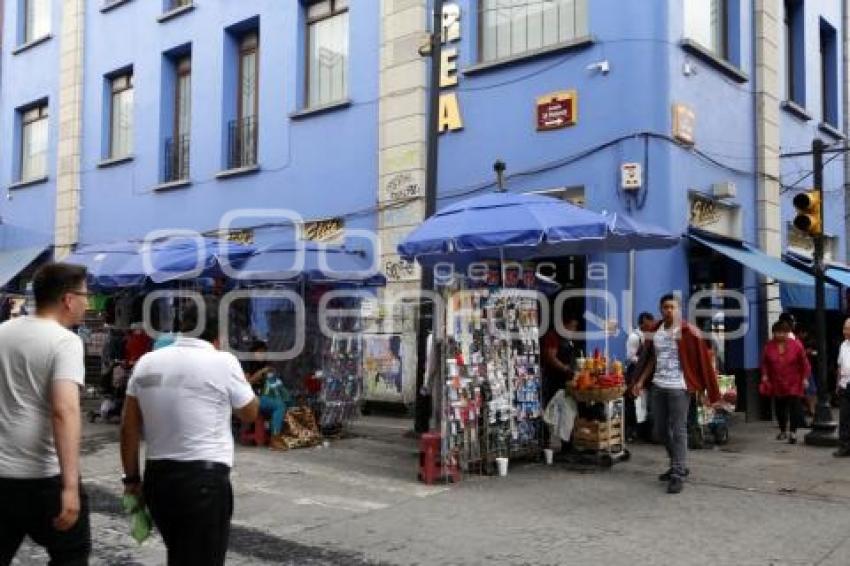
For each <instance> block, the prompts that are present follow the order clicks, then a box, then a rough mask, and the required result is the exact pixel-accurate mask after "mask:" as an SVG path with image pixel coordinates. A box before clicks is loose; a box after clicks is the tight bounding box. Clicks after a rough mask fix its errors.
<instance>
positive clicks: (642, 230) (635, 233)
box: [604, 212, 679, 252]
mask: <svg viewBox="0 0 850 566" xmlns="http://www.w3.org/2000/svg"><path fill="white" fill-rule="evenodd" d="M604 216H605V217H606V218H607V219H608V237H607V238H606V241H605V251H610V252H628V251H632V250H650V249H652V250H657V249H664V248H671V247H673V246H675V245H676V244H677V243H678V242H679V237H678V236H674V235H673V234H671V233H670V232H668V231H666V230H664V229H663V228H659V227H658V226H653V225H652V224H645V223H643V222H638V221H637V220H635V219H634V218H632V217H630V216H626V215H625V214H618V213H616V212H606V213H604Z"/></svg>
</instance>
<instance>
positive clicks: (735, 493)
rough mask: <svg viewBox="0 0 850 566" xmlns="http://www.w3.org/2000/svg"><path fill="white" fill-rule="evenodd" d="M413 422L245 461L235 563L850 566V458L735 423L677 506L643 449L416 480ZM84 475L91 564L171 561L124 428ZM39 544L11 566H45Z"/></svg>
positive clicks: (704, 455)
mask: <svg viewBox="0 0 850 566" xmlns="http://www.w3.org/2000/svg"><path fill="white" fill-rule="evenodd" d="M406 426H407V425H406V423H405V422H404V421H401V420H395V419H382V418H376V417H372V418H364V419H363V420H362V421H361V422H360V423H359V424H358V425H357V427H356V428H355V433H356V436H355V437H354V438H350V439H346V440H342V441H335V442H333V443H332V445H331V447H330V448H315V449H308V450H299V451H293V452H289V453H272V452H269V451H267V450H258V449H255V448H240V449H239V452H238V455H237V471H236V473H235V474H234V484H235V487H236V515H235V520H234V529H233V536H232V540H231V546H230V548H231V556H230V560H229V563H230V564H246V565H247V564H293V565H296V564H297V565H331V564H340V565H347V566H358V565H367V564H370V565H371V564H398V565H415V564H423V565H424V564H429V565H435V564H441V565H442V564H464V565H466V564H468V565H474V564H506V565H507V564H510V565H521V564H528V565H532V564H533V565H552V566H554V565H564V564H604V565H610V566H616V565H621V564H622V565H630V566H631V565H634V564H641V565H653V564H658V565H671V564H676V565H709V564H712V565H717V564H721V565H726V564H730V565H731V564H734V565H746V566H757V565H765V566H767V565H774V566H778V565H819V566H846V565H847V564H850V530H848V529H847V525H848V524H850V506H848V503H849V502H850V473H848V472H850V461H834V459H833V458H832V457H831V455H830V452H829V451H828V450H825V449H813V448H807V447H804V446H799V445H798V446H789V445H787V444H782V443H778V442H776V441H775V440H773V437H774V433H773V430H772V429H769V428H768V425H766V424H763V423H758V424H749V425H746V424H744V423H742V422H741V423H736V425H735V427H734V428H733V430H732V442H731V443H730V444H729V446H728V447H727V448H725V449H724V450H710V451H709V450H707V451H701V452H696V453H692V455H693V457H692V469H693V475H692V478H691V481H690V483H689V485H688V486H687V489H686V491H685V493H684V494H682V495H681V496H675V497H674V496H668V495H666V494H665V493H664V490H663V485H662V484H660V483H659V482H657V481H656V479H655V475H656V474H657V473H658V472H659V471H660V470H661V469H662V468H663V463H662V451H661V450H660V448H658V447H655V446H646V445H638V446H635V447H634V449H633V459H632V461H630V462H628V463H625V464H620V465H619V466H618V467H616V468H615V469H614V470H612V471H598V470H594V469H589V468H586V469H582V468H567V467H565V466H559V465H557V464H556V465H555V466H552V467H546V466H544V465H542V464H524V465H523V464H516V465H514V466H513V468H512V469H511V473H510V475H509V477H508V478H471V479H470V480H469V481H465V482H463V483H462V484H461V485H460V486H457V487H449V486H438V487H427V486H424V485H422V484H420V483H417V482H415V481H414V478H415V467H416V453H415V444H414V442H413V441H412V440H409V439H405V438H403V436H402V435H403V432H404V430H405V427H406ZM84 473H85V475H86V482H87V486H88V489H89V491H90V493H91V495H92V501H93V510H94V514H93V524H94V535H95V560H94V561H93V563H95V564H108V565H117V564H144V565H154V564H163V563H164V556H165V554H164V548H163V546H162V544H161V542H160V541H159V540H158V539H154V540H152V541H149V542H147V543H145V545H143V546H142V547H138V546H137V545H135V543H134V542H133V541H132V540H130V539H129V537H128V536H127V534H126V532H127V526H126V519H125V518H123V517H122V516H121V513H120V508H119V500H118V497H119V494H120V491H121V487H120V482H119V478H120V471H119V465H118V448H117V427H114V426H109V425H94V426H89V427H88V429H87V431H86V439H85V457H84ZM43 563H45V556H44V555H43V554H41V553H40V552H39V551H38V550H37V549H35V548H33V547H29V546H28V547H25V548H24V549H22V552H21V554H20V555H19V559H18V561H16V564H21V565H24V564H27V565H28V564H43Z"/></svg>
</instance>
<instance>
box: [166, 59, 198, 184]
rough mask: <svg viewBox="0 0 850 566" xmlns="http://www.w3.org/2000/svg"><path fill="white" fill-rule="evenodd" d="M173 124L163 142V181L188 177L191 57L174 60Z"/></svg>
mask: <svg viewBox="0 0 850 566" xmlns="http://www.w3.org/2000/svg"><path fill="white" fill-rule="evenodd" d="M174 71H175V81H174V124H173V126H172V137H171V138H170V139H167V140H166V142H165V181H166V182H171V181H180V180H184V179H188V178H189V148H190V132H191V127H192V59H191V57H190V56H185V57H182V58H181V59H179V60H177V61H176V62H175V66H174Z"/></svg>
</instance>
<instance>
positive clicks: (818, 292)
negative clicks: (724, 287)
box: [805, 139, 838, 446]
mask: <svg viewBox="0 0 850 566" xmlns="http://www.w3.org/2000/svg"><path fill="white" fill-rule="evenodd" d="M824 149H825V148H824V143H823V141H822V140H820V139H815V140H814V141H813V142H812V160H813V172H814V183H815V186H814V192H815V193H816V194H817V196H818V197H819V198H818V199H817V200H818V207H819V210H818V218H819V219H820V222H821V226H820V229H819V230H817V231H815V233H814V234H813V235H812V238H813V240H814V269H815V335H816V337H817V380H818V404H817V409H816V410H815V420H814V422H813V423H812V431H811V432H810V433H809V434H807V435H806V438H805V441H806V444H811V445H814V446H835V445H836V444H838V442H837V440H838V439H837V438H836V437H835V430H836V424H835V421H834V420H833V418H832V410H831V409H830V407H829V390H828V389H827V372H826V368H827V351H826V305H825V302H826V301H825V297H826V294H825V281H824V272H825V267H824V257H823V256H824V230H823V218H824V216H823V202H824V199H823V153H824Z"/></svg>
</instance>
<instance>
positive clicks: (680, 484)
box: [667, 476, 685, 495]
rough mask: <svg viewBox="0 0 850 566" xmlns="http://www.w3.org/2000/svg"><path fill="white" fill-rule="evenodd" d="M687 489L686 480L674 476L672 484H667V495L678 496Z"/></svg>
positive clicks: (671, 479) (671, 480)
mask: <svg viewBox="0 0 850 566" xmlns="http://www.w3.org/2000/svg"><path fill="white" fill-rule="evenodd" d="M683 489H685V480H683V479H682V478H680V477H679V476H672V477H671V478H670V482H669V483H668V484H667V493H672V494H674V495H675V494H678V493H682V490H683Z"/></svg>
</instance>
